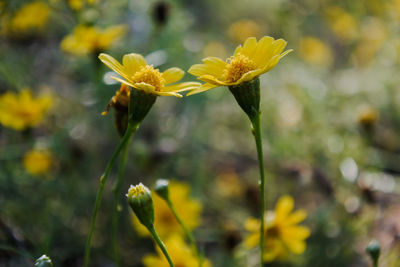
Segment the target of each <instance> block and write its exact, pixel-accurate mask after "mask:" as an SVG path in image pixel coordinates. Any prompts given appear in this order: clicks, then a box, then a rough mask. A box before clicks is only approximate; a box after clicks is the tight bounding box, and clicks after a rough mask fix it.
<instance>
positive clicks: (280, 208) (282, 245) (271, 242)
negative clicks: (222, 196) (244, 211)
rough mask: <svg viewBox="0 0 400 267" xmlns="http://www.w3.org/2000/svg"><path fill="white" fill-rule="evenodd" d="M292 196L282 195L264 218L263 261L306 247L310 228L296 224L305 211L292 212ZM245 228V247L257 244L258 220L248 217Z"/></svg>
mask: <svg viewBox="0 0 400 267" xmlns="http://www.w3.org/2000/svg"><path fill="white" fill-rule="evenodd" d="M293 206H294V201H293V198H292V197H290V196H283V197H281V198H280V199H279V201H278V203H277V204H276V207H275V211H273V212H270V213H268V214H267V215H266V216H265V218H264V222H265V244H264V246H265V250H264V255H263V259H264V261H265V262H271V261H274V260H282V259H285V258H286V257H287V255H288V254H289V252H292V253H294V254H302V253H303V252H304V251H305V249H306V243H305V241H304V240H305V239H306V238H307V237H308V236H309V235H310V230H309V229H308V228H307V227H305V226H298V225H297V224H298V223H300V222H301V221H303V220H304V219H305V218H306V216H307V213H306V212H305V211H304V210H297V211H295V212H292V210H293ZM245 228H246V230H247V231H249V232H250V235H249V236H248V237H247V238H246V239H245V240H244V245H245V246H246V247H247V248H254V247H256V246H258V244H259V242H260V241H259V240H260V221H259V220H257V219H253V218H251V219H248V220H247V221H246V222H245Z"/></svg>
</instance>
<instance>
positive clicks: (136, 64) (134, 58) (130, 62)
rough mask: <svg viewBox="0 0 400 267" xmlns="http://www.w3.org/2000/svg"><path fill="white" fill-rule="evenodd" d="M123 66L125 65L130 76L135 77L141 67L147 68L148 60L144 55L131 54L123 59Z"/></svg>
mask: <svg viewBox="0 0 400 267" xmlns="http://www.w3.org/2000/svg"><path fill="white" fill-rule="evenodd" d="M122 64H123V65H124V67H125V69H126V72H128V73H129V76H133V75H134V74H135V72H137V71H139V70H140V68H141V67H144V66H146V60H145V59H144V58H143V56H142V55H139V54H135V53H131V54H127V55H125V56H124V57H123V58H122Z"/></svg>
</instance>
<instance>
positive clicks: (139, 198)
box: [126, 183, 154, 228]
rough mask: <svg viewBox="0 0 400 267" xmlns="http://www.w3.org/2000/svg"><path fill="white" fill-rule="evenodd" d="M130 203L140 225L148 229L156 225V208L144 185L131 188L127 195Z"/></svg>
mask: <svg viewBox="0 0 400 267" xmlns="http://www.w3.org/2000/svg"><path fill="white" fill-rule="evenodd" d="M126 196H127V198H128V203H129V205H130V207H131V208H132V210H133V212H134V213H135V214H136V216H137V218H138V219H139V221H140V223H141V224H143V225H144V226H146V227H147V228H151V227H153V224H154V206H153V198H152V196H151V192H150V190H149V189H148V188H147V187H146V186H144V185H143V184H142V183H140V184H138V185H136V186H133V185H131V187H130V188H129V190H128V193H127V194H126Z"/></svg>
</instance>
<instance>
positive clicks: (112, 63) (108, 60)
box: [99, 53, 129, 80]
mask: <svg viewBox="0 0 400 267" xmlns="http://www.w3.org/2000/svg"><path fill="white" fill-rule="evenodd" d="M99 59H100V60H101V61H102V62H103V63H104V64H105V65H106V66H107V67H109V68H110V69H112V70H113V71H115V72H116V73H118V74H119V75H121V76H122V77H124V78H125V79H127V80H128V79H129V77H128V75H127V74H126V70H125V68H124V66H122V65H121V64H119V62H118V61H117V60H115V58H113V57H112V56H110V55H107V54H104V53H101V54H100V55H99Z"/></svg>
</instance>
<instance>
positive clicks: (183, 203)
mask: <svg viewBox="0 0 400 267" xmlns="http://www.w3.org/2000/svg"><path fill="white" fill-rule="evenodd" d="M189 191H190V187H189V186H188V185H187V184H184V183H177V182H170V184H169V195H170V199H171V201H172V203H173V204H174V206H175V209H176V211H177V212H178V214H179V216H180V217H181V219H182V220H183V221H184V222H185V224H186V226H187V227H188V228H189V229H190V230H192V229H194V228H196V227H197V226H198V225H199V223H200V213H201V210H202V206H201V203H200V202H199V201H197V200H194V199H192V198H190V196H189V193H190V192H189ZM153 203H154V213H155V221H154V227H155V228H156V229H157V233H158V234H159V235H160V236H161V238H165V237H168V236H170V235H172V234H184V231H183V229H182V226H181V225H179V223H178V221H177V220H176V219H175V217H174V215H173V214H172V212H171V211H170V209H169V207H168V205H167V204H166V202H165V200H163V199H162V198H160V197H159V196H158V195H157V194H153ZM133 225H134V227H135V229H136V230H137V231H138V233H139V234H140V235H141V236H149V235H150V233H149V232H148V231H147V229H146V228H145V227H143V226H142V225H141V224H140V223H139V221H138V220H137V219H136V218H133Z"/></svg>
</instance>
